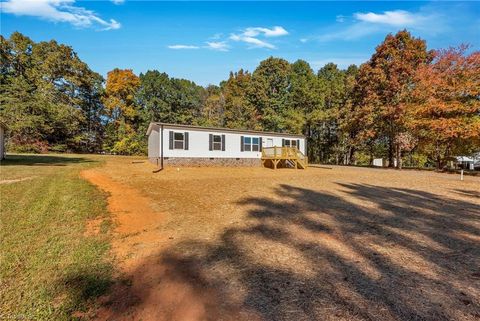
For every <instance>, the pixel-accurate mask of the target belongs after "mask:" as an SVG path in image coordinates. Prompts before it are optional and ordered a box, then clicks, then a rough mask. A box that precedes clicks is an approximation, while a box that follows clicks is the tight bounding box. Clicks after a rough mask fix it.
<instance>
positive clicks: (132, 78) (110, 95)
mask: <svg viewBox="0 0 480 321" xmlns="http://www.w3.org/2000/svg"><path fill="white" fill-rule="evenodd" d="M139 85H140V79H139V77H138V76H137V75H135V74H134V73H133V71H132V70H131V69H123V70H122V69H114V70H112V71H110V72H109V73H108V76H107V83H106V86H105V95H104V98H103V104H104V106H105V109H106V110H107V112H108V115H109V117H110V122H109V124H107V126H106V132H107V139H106V142H105V145H106V146H105V148H106V149H107V150H110V151H111V152H114V153H118V154H141V153H142V144H141V141H140V140H138V139H136V136H138V135H137V133H136V131H137V129H138V128H137V127H138V118H139V116H140V115H139V109H138V107H137V105H136V104H135V94H136V92H137V89H138V87H139Z"/></svg>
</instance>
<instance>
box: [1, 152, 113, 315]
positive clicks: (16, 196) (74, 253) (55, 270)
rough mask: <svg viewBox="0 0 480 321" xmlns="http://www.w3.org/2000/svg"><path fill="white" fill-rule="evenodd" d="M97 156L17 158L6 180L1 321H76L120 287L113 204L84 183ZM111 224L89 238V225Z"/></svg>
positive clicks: (7, 164)
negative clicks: (113, 252)
mask: <svg viewBox="0 0 480 321" xmlns="http://www.w3.org/2000/svg"><path fill="white" fill-rule="evenodd" d="M99 164H100V162H99V161H98V158H95V157H92V156H64V155H62V156H60V155H59V156H50V155H49V156H36V155H11V156H9V157H8V158H7V160H5V161H2V163H1V167H0V178H1V179H2V180H13V179H21V178H28V179H27V180H23V181H17V182H12V183H8V184H1V185H0V210H1V211H0V212H1V213H0V219H1V231H0V236H1V240H0V241H1V243H0V252H1V254H0V255H1V257H0V282H1V284H0V296H1V297H0V306H1V308H0V319H3V318H6V319H9V318H12V319H17V318H24V319H38V320H70V319H72V318H73V317H72V313H73V312H76V311H85V310H86V309H88V307H89V306H90V305H91V304H92V303H93V302H94V298H96V297H97V296H99V295H101V294H103V293H104V292H105V291H106V290H107V289H108V287H109V285H110V283H111V280H112V264H111V263H112V262H111V259H110V258H109V255H108V251H109V234H108V229H109V226H110V224H109V218H108V214H107V213H108V212H107V210H106V198H105V195H104V194H103V193H101V192H100V191H99V190H97V189H96V188H95V187H94V186H92V185H90V184H89V183H87V182H86V181H84V180H82V179H81V178H80V177H79V172H80V171H81V170H82V169H85V168H88V167H91V166H98V165H99ZM96 217H105V220H106V223H104V224H102V233H100V235H98V236H85V235H84V232H85V227H86V222H87V220H88V219H92V218H96Z"/></svg>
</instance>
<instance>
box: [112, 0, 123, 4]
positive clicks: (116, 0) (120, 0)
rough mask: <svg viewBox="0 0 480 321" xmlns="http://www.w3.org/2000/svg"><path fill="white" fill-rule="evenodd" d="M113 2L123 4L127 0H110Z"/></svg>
mask: <svg viewBox="0 0 480 321" xmlns="http://www.w3.org/2000/svg"><path fill="white" fill-rule="evenodd" d="M110 1H112V2H113V4H122V3H124V2H125V0H110Z"/></svg>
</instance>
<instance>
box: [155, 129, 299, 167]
mask: <svg viewBox="0 0 480 321" xmlns="http://www.w3.org/2000/svg"><path fill="white" fill-rule="evenodd" d="M147 135H148V158H149V160H150V161H151V162H155V163H157V164H159V165H162V166H163V164H164V163H165V164H175V165H182V164H185V165H209V164H221V165H260V164H261V157H262V148H263V147H274V146H277V147H280V146H282V147H296V148H298V150H300V151H301V152H302V153H304V154H306V149H307V146H306V142H305V137H304V136H302V135H296V134H287V133H275V132H262V131H255V130H239V129H229V128H212V127H201V126H191V125H179V124H167V123H150V125H149V126H148V130H147Z"/></svg>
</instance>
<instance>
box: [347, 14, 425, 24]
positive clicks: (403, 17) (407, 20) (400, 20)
mask: <svg viewBox="0 0 480 321" xmlns="http://www.w3.org/2000/svg"><path fill="white" fill-rule="evenodd" d="M354 17H355V18H356V19H357V20H359V21H365V22H369V23H380V24H386V25H391V26H396V27H407V26H412V25H415V24H417V23H418V22H420V21H419V19H420V20H423V19H422V17H421V16H419V15H415V14H412V13H410V12H408V11H404V10H395V11H385V12H384V13H380V14H379V13H373V12H368V13H360V12H358V13H355V14H354Z"/></svg>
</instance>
